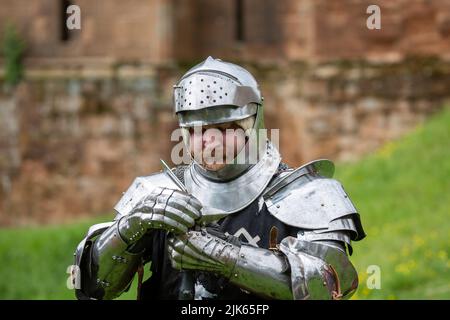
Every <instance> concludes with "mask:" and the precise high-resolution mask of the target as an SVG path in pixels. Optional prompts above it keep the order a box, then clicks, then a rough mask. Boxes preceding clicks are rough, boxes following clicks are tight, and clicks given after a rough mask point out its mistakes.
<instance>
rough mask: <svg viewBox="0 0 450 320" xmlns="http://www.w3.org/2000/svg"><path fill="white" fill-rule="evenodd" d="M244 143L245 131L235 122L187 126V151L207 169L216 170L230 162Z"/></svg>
mask: <svg viewBox="0 0 450 320" xmlns="http://www.w3.org/2000/svg"><path fill="white" fill-rule="evenodd" d="M245 143H246V136H245V132H244V130H243V129H242V128H241V127H239V126H238V125H237V124H236V123H235V122H227V123H221V124H214V125H209V126H201V127H191V128H189V151H190V153H191V155H192V157H193V158H194V159H195V160H196V161H197V162H198V163H199V164H201V165H202V166H203V167H204V168H205V169H207V170H211V171H217V170H220V169H222V168H223V167H225V166H226V165H227V163H232V161H233V159H234V158H236V156H237V155H238V154H239V152H240V151H241V150H242V149H243V148H244V146H245Z"/></svg>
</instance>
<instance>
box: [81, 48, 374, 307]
mask: <svg viewBox="0 0 450 320" xmlns="http://www.w3.org/2000/svg"><path fill="white" fill-rule="evenodd" d="M262 102H263V99H262V96H261V93H260V91H259V88H258V84H257V82H256V80H255V79H254V78H253V76H252V75H251V74H250V73H249V72H248V71H247V70H245V69H243V68H242V67H240V66H237V65H235V64H232V63H228V62H224V61H221V60H219V59H214V58H211V57H209V58H208V59H206V60H205V61H204V62H202V63H200V64H199V65H197V66H195V67H194V68H192V69H191V70H189V71H188V72H187V73H186V74H185V75H184V76H183V77H182V78H181V79H180V81H178V83H177V84H176V85H175V86H174V106H175V112H176V114H177V115H178V119H179V124H180V127H182V128H189V127H193V126H198V125H211V124H217V123H223V122H230V121H239V120H242V119H249V118H253V119H254V121H253V122H252V123H253V127H252V129H253V130H258V129H262V128H264V118H263V104H262ZM256 140H257V142H258V144H257V145H258V147H257V152H256V156H254V157H249V156H247V155H244V157H243V159H244V161H243V162H242V161H241V162H238V161H235V160H236V159H237V158H238V157H240V158H241V159H242V154H238V156H237V157H236V159H234V161H232V162H231V163H228V164H227V165H226V166H225V167H224V168H223V169H220V170H217V171H210V170H207V169H205V168H204V167H202V166H201V165H200V164H198V163H197V162H195V161H194V160H192V162H191V163H190V164H189V165H188V166H187V167H186V168H185V169H183V171H182V175H181V176H180V179H181V180H182V183H184V188H181V189H186V190H187V192H184V191H182V190H180V184H179V182H178V181H176V182H174V181H173V177H172V178H171V177H170V176H169V175H167V174H165V173H163V172H160V173H155V174H152V175H149V176H143V177H138V178H136V179H135V180H134V182H133V183H132V184H131V186H130V187H129V188H128V190H127V191H126V192H125V193H124V194H123V196H122V198H121V199H120V201H119V202H118V203H117V204H116V206H115V207H114V208H115V210H116V212H117V216H116V218H115V220H114V221H113V222H111V223H106V224H100V225H96V226H93V227H92V228H91V229H90V230H89V232H88V234H87V236H86V238H85V239H84V240H83V241H82V242H81V243H80V245H79V246H78V247H77V250H76V253H75V256H76V259H75V263H76V264H77V265H78V266H79V267H80V269H81V274H82V279H81V280H82V281H81V283H82V288H80V289H78V290H77V297H78V298H80V299H81V298H91V299H93V298H95V299H111V298H115V297H117V296H118V295H120V294H121V293H122V292H123V291H124V290H126V289H127V288H128V287H129V284H130V282H131V281H132V278H133V275H134V273H135V272H136V270H137V268H138V266H139V265H140V263H142V254H143V253H142V250H143V248H142V244H143V240H142V239H143V237H144V235H145V234H147V232H148V231H149V230H153V229H158V230H164V232H166V233H167V235H168V237H167V239H168V240H167V250H168V252H167V254H168V259H170V262H171V265H172V266H173V268H175V269H179V270H185V271H189V270H195V271H199V272H207V273H208V272H209V273H214V274H218V275H220V276H221V277H224V278H225V279H228V281H229V282H230V283H231V284H232V285H234V286H236V287H237V288H241V289H242V290H244V291H245V292H249V293H252V294H255V295H257V296H260V297H264V298H274V299H347V298H349V297H350V296H351V295H352V293H353V292H354V291H355V290H356V288H357V285H358V276H357V273H356V271H355V268H354V267H353V266H352V264H351V262H350V260H349V258H348V255H349V254H350V255H351V253H352V241H358V240H361V239H363V238H364V236H365V234H364V230H363V228H362V224H361V220H360V216H359V214H358V212H357V209H356V208H355V206H354V205H353V203H352V202H351V200H350V199H349V196H348V194H347V193H346V192H345V190H344V189H343V187H342V185H341V184H340V183H339V182H338V181H337V180H334V179H333V178H332V177H333V173H334V165H333V163H332V162H331V161H329V160H325V159H321V160H316V161H313V162H310V163H307V164H306V165H304V166H301V167H299V168H297V169H285V170H281V171H280V170H279V168H280V166H281V156H280V154H279V152H278V150H277V148H276V147H275V146H274V145H272V144H271V143H270V142H269V141H268V140H267V139H266V138H265V137H262V136H260V134H259V132H258V133H256ZM185 142H186V143H187V141H185ZM244 149H246V148H244ZM241 152H242V151H241ZM255 202H257V203H258V208H259V209H261V208H263V207H264V208H266V210H267V212H268V216H270V217H273V218H272V219H275V221H278V222H279V223H281V224H282V225H285V226H288V227H289V228H293V230H297V231H296V232H297V233H296V234H295V235H292V236H286V237H284V238H283V239H281V241H280V242H279V243H278V242H277V243H276V245H275V246H272V245H271V246H270V247H268V248H260V247H257V246H252V245H250V244H249V243H242V242H240V241H239V240H238V239H237V238H235V237H234V238H233V237H232V238H229V237H228V236H225V235H218V234H217V233H214V232H212V231H210V230H209V229H208V228H207V226H208V225H209V224H210V223H211V222H213V221H220V219H223V218H226V219H229V218H231V219H234V217H235V215H236V214H239V213H240V212H242V211H243V210H247V209H248V208H251V204H253V203H255ZM193 203H195V205H194V207H195V208H192V204H193ZM257 219H258V218H255V223H256V224H258V221H257ZM144 249H145V248H144ZM164 255H165V254H164ZM195 297H196V298H198V299H202V298H214V297H216V294H213V293H211V292H208V291H207V290H206V289H205V287H204V286H203V285H201V284H199V283H196V285H195Z"/></svg>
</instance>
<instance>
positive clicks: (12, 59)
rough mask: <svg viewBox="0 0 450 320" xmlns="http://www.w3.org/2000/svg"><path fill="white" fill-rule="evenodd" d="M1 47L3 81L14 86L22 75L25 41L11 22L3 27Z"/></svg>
mask: <svg viewBox="0 0 450 320" xmlns="http://www.w3.org/2000/svg"><path fill="white" fill-rule="evenodd" d="M2 49H3V50H2V53H3V55H4V59H5V82H6V83H7V84H8V85H11V86H15V85H16V84H18V83H19V81H20V80H21V79H22V77H23V65H22V57H23V53H24V50H25V42H24V41H23V39H22V38H21V37H20V35H19V33H18V32H17V30H16V28H15V27H14V26H13V25H11V24H9V25H8V26H7V27H6V29H5V33H4V37H3V43H2Z"/></svg>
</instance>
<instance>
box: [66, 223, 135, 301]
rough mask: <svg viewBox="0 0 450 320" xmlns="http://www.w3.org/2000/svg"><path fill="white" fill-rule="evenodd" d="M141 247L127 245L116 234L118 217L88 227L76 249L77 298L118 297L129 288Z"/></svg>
mask: <svg viewBox="0 0 450 320" xmlns="http://www.w3.org/2000/svg"><path fill="white" fill-rule="evenodd" d="M142 251H143V250H139V251H138V250H136V249H135V248H131V249H130V246H129V245H128V244H127V243H126V242H125V241H124V240H123V239H122V238H121V236H120V234H119V230H118V222H117V221H116V222H113V223H104V224H99V225H94V226H93V227H91V228H90V229H89V232H88V235H87V237H86V238H85V239H84V240H83V241H82V242H81V243H80V244H79V245H78V247H77V251H76V253H75V257H76V259H75V260H76V261H75V263H76V265H77V266H78V267H79V268H80V269H79V270H80V276H81V288H80V289H77V290H76V296H77V298H78V299H105V300H106V299H114V298H116V297H118V296H119V295H120V294H121V293H123V292H124V291H125V290H126V289H128V288H129V285H130V284H131V281H132V280H133V276H134V274H135V273H136V271H137V269H138V266H139V265H140V264H141V263H142ZM134 252H136V253H134Z"/></svg>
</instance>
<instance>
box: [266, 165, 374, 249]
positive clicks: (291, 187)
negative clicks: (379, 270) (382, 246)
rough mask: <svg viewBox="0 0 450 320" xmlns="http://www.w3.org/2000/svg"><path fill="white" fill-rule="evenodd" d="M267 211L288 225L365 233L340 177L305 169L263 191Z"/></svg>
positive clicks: (357, 236)
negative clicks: (285, 181) (289, 179)
mask: <svg viewBox="0 0 450 320" xmlns="http://www.w3.org/2000/svg"><path fill="white" fill-rule="evenodd" d="M265 202H266V205H267V208H268V210H269V212H270V213H271V214H272V215H273V216H274V217H275V218H277V219H278V220H280V221H282V222H283V223H285V224H287V225H291V226H294V227H297V228H301V229H309V230H314V231H315V232H317V233H320V232H331V231H337V230H340V231H349V232H350V233H351V237H352V240H360V239H362V238H363V237H364V236H365V234H364V231H363V229H362V226H361V222H360V219H359V214H358V212H357V210H356V208H355V206H354V205H353V203H352V202H351V201H350V199H349V197H348V195H347V193H346V192H345V191H344V188H343V187H342V185H341V184H340V182H339V181H337V180H334V179H330V178H324V177H323V176H320V175H318V174H316V173H309V172H306V173H305V174H303V175H299V176H297V177H295V179H294V180H291V181H290V182H289V183H288V184H285V185H284V186H282V187H281V188H277V190H276V191H275V192H272V193H269V194H266V195H265Z"/></svg>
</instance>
